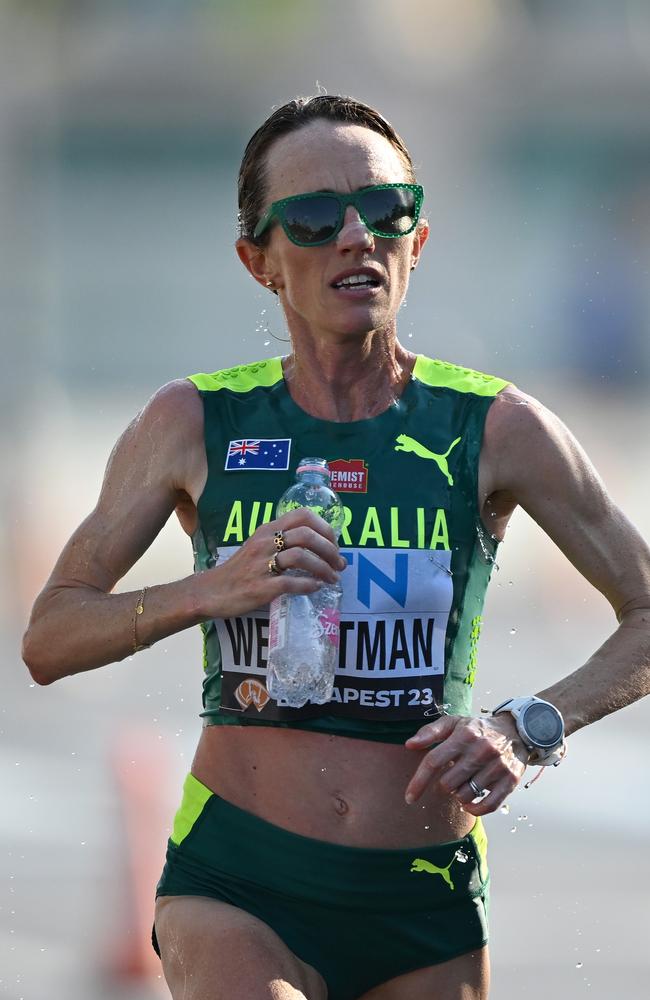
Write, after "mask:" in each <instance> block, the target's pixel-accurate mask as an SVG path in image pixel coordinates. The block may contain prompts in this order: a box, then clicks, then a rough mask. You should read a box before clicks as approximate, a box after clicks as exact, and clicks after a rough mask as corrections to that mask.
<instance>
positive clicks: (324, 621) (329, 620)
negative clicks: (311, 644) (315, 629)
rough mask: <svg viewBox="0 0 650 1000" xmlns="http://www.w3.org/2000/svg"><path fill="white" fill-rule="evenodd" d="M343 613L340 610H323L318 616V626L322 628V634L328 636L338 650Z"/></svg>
mask: <svg viewBox="0 0 650 1000" xmlns="http://www.w3.org/2000/svg"><path fill="white" fill-rule="evenodd" d="M340 623H341V613H340V611H339V609H338V608H323V610H322V611H321V612H320V614H319V616H318V624H319V625H320V627H321V628H322V630H323V632H322V634H323V635H325V636H327V638H328V639H329V641H330V642H331V643H332V645H333V646H336V648H337V649H338V645H339V634H340V628H339V626H340Z"/></svg>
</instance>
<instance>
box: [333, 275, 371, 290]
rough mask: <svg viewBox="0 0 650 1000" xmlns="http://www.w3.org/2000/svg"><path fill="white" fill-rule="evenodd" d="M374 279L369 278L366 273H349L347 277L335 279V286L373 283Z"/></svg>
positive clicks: (343, 286)
mask: <svg viewBox="0 0 650 1000" xmlns="http://www.w3.org/2000/svg"><path fill="white" fill-rule="evenodd" d="M375 284H376V281H374V279H373V278H369V277H368V275H367V274H350V275H348V277H347V278H342V279H341V280H340V281H337V283H336V287H337V288H345V286H346V285H375Z"/></svg>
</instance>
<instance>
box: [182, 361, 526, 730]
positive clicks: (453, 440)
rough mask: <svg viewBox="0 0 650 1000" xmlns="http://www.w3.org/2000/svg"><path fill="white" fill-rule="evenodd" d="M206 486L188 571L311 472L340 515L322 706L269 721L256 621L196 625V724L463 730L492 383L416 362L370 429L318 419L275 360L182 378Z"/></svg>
mask: <svg viewBox="0 0 650 1000" xmlns="http://www.w3.org/2000/svg"><path fill="white" fill-rule="evenodd" d="M191 381H192V382H193V383H194V385H195V386H196V387H197V389H198V390H199V392H200V395H201V397H202V399H203V404H204V413H205V446H206V452H207V461H208V478H207V482H206V486H205V489H204V491H203V494H202V495H201V498H200V500H199V503H198V515H199V525H198V528H197V530H196V532H195V534H194V536H193V547H194V558H195V569H196V571H201V570H204V569H206V568H208V567H211V566H214V565H215V564H216V563H217V562H219V563H221V562H223V561H224V560H226V559H228V558H229V556H231V555H232V554H233V553H234V552H235V551H236V550H237V547H238V546H240V545H241V544H242V543H243V542H244V541H245V540H246V539H247V538H248V537H249V536H250V535H252V534H253V532H254V531H255V530H256V528H258V527H259V525H261V524H263V523H266V522H268V521H270V520H272V519H273V518H274V516H275V514H274V512H275V504H276V502H277V500H278V498H279V497H280V496H281V494H282V493H283V492H284V491H285V490H286V489H287V487H288V486H289V485H290V484H291V483H292V482H293V481H294V474H295V469H296V466H297V464H298V462H299V461H300V459H302V458H305V457H307V456H318V457H322V458H325V459H327V462H328V464H329V466H330V469H331V471H332V486H333V488H334V489H335V490H336V491H337V492H338V493H339V495H340V497H341V500H342V502H343V504H344V508H345V523H344V527H343V530H342V533H341V537H340V539H339V544H340V547H341V552H342V554H343V555H344V556H345V558H346V559H347V561H348V567H347V569H345V570H344V572H343V573H342V574H341V583H342V586H343V600H342V606H341V623H340V648H339V662H338V666H337V674H336V683H335V689H334V696H333V698H332V701H331V702H329V703H328V704H326V705H306V706H305V707H304V708H301V709H294V708H288V707H283V706H282V705H280V704H278V703H276V702H275V701H274V700H273V699H271V698H270V696H269V694H268V692H267V690H266V687H265V678H266V662H267V659H266V658H267V653H268V607H266V608H260V609H258V610H256V611H251V612H249V613H248V614H247V615H242V616H240V617H233V618H226V619H215V620H214V621H210V622H206V623H204V624H203V625H202V630H203V635H204V682H203V708H204V711H203V712H202V716H203V718H204V724H205V725H269V726H283V727H292V728H298V729H308V730H312V731H316V732H322V733H334V734H337V735H341V736H352V737H359V738H362V739H369V740H378V741H381V742H384V743H402V742H403V741H404V740H405V739H406V738H407V737H408V736H410V735H411V734H412V733H414V732H416V731H417V730H418V729H419V728H420V727H421V726H422V725H423V724H424V723H425V722H427V721H431V720H433V719H435V718H437V717H438V716H439V715H440V714H441V713H443V712H444V713H448V714H453V715H458V714H460V715H469V714H470V712H471V696H472V687H473V684H474V679H475V675H476V654H477V644H478V638H479V633H480V629H481V615H482V610H483V601H484V598H485V591H486V588H487V584H488V581H489V578H490V574H491V571H492V567H493V565H494V559H495V554H496V548H497V542H496V540H495V539H494V538H493V537H492V536H491V535H490V534H489V533H488V532H487V531H486V530H485V528H484V526H483V524H482V522H481V519H480V515H479V509H478V461H479V452H480V448H481V442H482V438H483V428H484V425H485V418H486V415H487V411H488V409H489V407H490V405H491V403H492V401H493V399H494V397H495V396H496V395H497V393H498V392H500V390H501V389H503V388H504V386H506V385H508V383H507V382H506V381H504V380H503V379H499V378H495V377H493V376H491V375H484V374H482V373H481V372H475V371H471V370H470V369H467V368H459V367H457V366H456V365H451V364H447V363H445V362H442V361H434V360H431V359H429V358H425V357H423V356H421V355H419V356H418V357H417V360H416V363H415V367H414V369H413V374H412V377H411V379H410V381H409V383H408V384H407V386H406V388H405V390H404V392H403V394H402V396H401V397H400V399H399V400H397V401H396V402H395V403H394V404H393V405H392V406H390V407H389V408H388V409H387V410H385V411H384V412H383V413H380V414H379V415H378V416H376V417H373V418H372V419H370V420H357V421H354V422H352V423H335V422H332V421H327V420H318V419H316V418H315V417H312V416H310V415H309V414H308V413H305V411H304V410H301V409H300V408H299V407H298V406H297V405H296V403H294V401H293V399H292V398H291V396H290V394H289V392H288V390H287V386H286V384H285V382H284V378H283V373H282V363H281V359H280V358H273V359H271V360H267V361H260V362H258V363H256V364H249V365H242V366H240V367H235V368H229V369H226V370H223V371H218V372H214V373H213V374H211V375H206V374H200V375H193V376H191Z"/></svg>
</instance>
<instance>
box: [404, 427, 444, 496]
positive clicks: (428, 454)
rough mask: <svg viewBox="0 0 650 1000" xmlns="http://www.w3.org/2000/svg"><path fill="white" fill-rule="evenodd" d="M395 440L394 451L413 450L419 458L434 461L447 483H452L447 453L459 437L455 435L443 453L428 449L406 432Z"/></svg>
mask: <svg viewBox="0 0 650 1000" xmlns="http://www.w3.org/2000/svg"><path fill="white" fill-rule="evenodd" d="M395 440H396V441H397V444H396V445H395V451H413V452H415V454H416V455H418V456H419V458H428V459H431V461H432V462H435V463H436V465H437V466H438V468H439V469H440V471H441V472H442V474H443V476H446V478H447V482H448V483H449V485H450V486H453V485H454V477H453V476H452V474H451V473H450V471H449V466H448V465H447V459H448V458H449V453H450V451H451V450H452V448H455V447H456V445H457V444H458V442H459V441H460V438H459V437H457V438H456V440H455V441H452V442H451V444H450V445H449V447H448V448H447V451H446V452H445V453H444V455H436V453H435V451H429V449H428V448H425V447H424V445H423V444H420V442H419V441H416V440H415V438H412V437H409V436H408V435H407V434H399V435H398V436H397V437H396V438H395Z"/></svg>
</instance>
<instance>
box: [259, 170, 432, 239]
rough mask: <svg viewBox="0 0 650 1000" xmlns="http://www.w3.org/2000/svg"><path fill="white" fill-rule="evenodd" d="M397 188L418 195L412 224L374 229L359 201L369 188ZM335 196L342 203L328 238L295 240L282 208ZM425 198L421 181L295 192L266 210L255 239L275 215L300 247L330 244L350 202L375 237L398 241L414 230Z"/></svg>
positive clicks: (337, 231) (375, 189) (286, 232)
mask: <svg viewBox="0 0 650 1000" xmlns="http://www.w3.org/2000/svg"><path fill="white" fill-rule="evenodd" d="M394 188H398V189H399V190H400V191H402V190H407V191H413V193H414V195H415V204H414V206H413V225H412V226H410V227H409V228H408V229H407V230H406V231H405V232H403V233H381V232H379V231H378V230H377V229H374V228H373V227H372V226H371V225H370V223H369V222H368V220H367V218H366V217H365V215H364V214H363V211H362V209H361V206H360V204H359V199H360V197H361V196H362V195H364V194H366V192H368V191H388V190H391V189H394ZM323 197H325V198H333V199H334V200H335V201H337V202H338V204H339V212H340V215H339V221H338V223H337V225H336V228H335V230H334V232H333V233H332V234H331V235H330V236H328V237H327V239H326V240H317V241H316V242H315V243H303V242H302V240H296V239H294V237H293V236H292V235H291V233H290V232H289V230H288V228H287V224H286V221H285V218H284V215H283V210H284V208H285V207H286V206H287V205H290V204H291V203H292V202H295V201H308V200H309V199H310V198H323ZM423 201H424V189H423V187H422V185H421V184H371V185H370V186H369V187H365V188H359V190H358V191H353V192H352V194H338V193H337V192H336V191H310V192H308V193H307V194H294V195H292V196H291V197H290V198H281V199H280V200H279V201H274V202H272V204H271V205H269V207H268V208H267V210H266V212H265V213H264V215H263V216H262V218H261V219H260V221H259V222H258V223H257V225H256V226H255V232H254V233H253V239H254V240H256V239H257V238H258V236H261V235H262V233H263V232H264V231H265V230H266V229H268V227H269V225H270V224H271V221H272V219H273V218H274V217H275V218H276V219H277V220H278V222H279V223H280V225H281V226H282V228H283V229H284V232H285V235H286V236H287V239H289V240H291V242H292V243H295V245H296V246H297V247H320V246H323V245H324V244H325V243H331V242H332V240H333V239H335V238H336V237H337V236H338V234H339V233H340V232H341V229H342V228H343V220H344V219H345V210H346V208H347V207H348V205H354V207H355V208H356V210H357V212H358V213H359V216H360V218H361V220H362V221H363V224H364V226H366V228H367V229H368V230H369V231H370V232H371V233H372V234H373V236H380V237H381V238H382V239H385V240H396V239H398V238H399V237H400V236H408V234H409V233H412V232H413V230H414V229H415V227H416V226H417V224H418V220H419V218H420V209H421V208H422V202H423Z"/></svg>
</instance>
